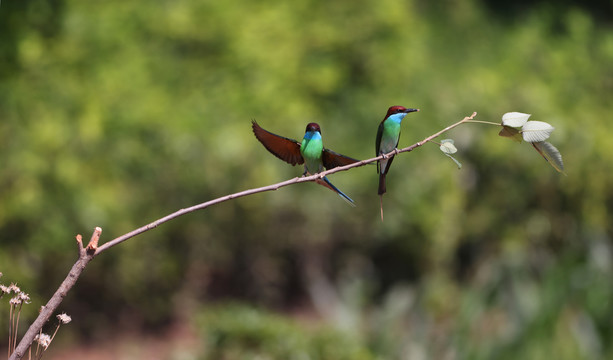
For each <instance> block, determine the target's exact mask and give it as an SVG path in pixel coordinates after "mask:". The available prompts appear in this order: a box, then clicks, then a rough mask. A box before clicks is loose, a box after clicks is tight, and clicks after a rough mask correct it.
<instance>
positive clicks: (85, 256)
mask: <svg viewBox="0 0 613 360" xmlns="http://www.w3.org/2000/svg"><path fill="white" fill-rule="evenodd" d="M476 115H477V113H476V112H474V113H473V114H472V115H471V116H467V117H465V118H464V119H462V120H460V121H458V122H457V123H455V124H452V125H450V126H447V127H446V128H444V129H443V130H441V131H439V132H437V133H435V134H433V135H430V136H428V137H426V138H425V139H423V140H422V141H420V142H417V143H415V144H413V145H411V146H408V147H405V148H403V149H394V150H392V151H390V152H389V153H387V154H382V155H380V156H377V157H374V158H370V159H367V160H362V161H358V162H356V163H353V164H349V165H345V166H339V167H336V168H333V169H330V170H326V171H322V172H321V173H317V174H314V175H310V176H303V177H296V178H293V179H290V180H286V181H283V182H280V183H277V184H273V185H268V186H263V187H259V188H254V189H249V190H245V191H241V192H238V193H234V194H230V195H226V196H222V197H220V198H217V199H214V200H210V201H207V202H204V203H201V204H198V205H194V206H191V207H188V208H185V209H180V210H178V211H175V212H174V213H172V214H170V215H167V216H165V217H163V218H161V219H158V220H155V221H153V222H151V223H149V224H147V225H145V226H142V227H140V228H138V229H135V230H132V231H130V232H129V233H126V234H124V235H122V236H119V237H117V238H115V239H113V240H111V241H108V242H106V243H104V244H102V245H100V246H98V240H99V238H100V233H101V232H102V229H101V228H99V227H97V228H96V229H95V230H94V233H93V234H92V238H91V240H90V242H89V243H88V245H87V247H86V248H85V249H83V240H82V237H81V235H77V237H76V239H77V244H78V246H79V259H78V260H77V262H76V263H75V264H74V265H73V266H72V269H71V270H70V272H69V273H68V276H67V277H66V278H65V279H64V281H63V282H62V284H61V285H60V287H59V288H58V289H57V291H56V292H55V293H54V294H53V296H52V297H51V299H49V301H48V302H47V304H46V305H45V306H44V307H43V309H42V310H41V312H40V314H39V315H38V317H37V318H36V320H35V321H34V322H33V323H32V325H30V327H29V328H28V330H27V331H26V333H25V335H24V336H23V338H22V339H21V341H20V342H19V345H17V348H15V351H14V352H13V353H12V354H11V356H10V357H9V360H17V359H21V358H22V357H23V355H24V354H25V352H26V351H27V350H28V348H29V347H30V345H31V344H32V342H33V341H34V338H35V336H36V334H37V333H39V332H40V331H41V329H42V328H43V325H44V324H45V323H46V322H47V320H49V318H50V317H51V315H52V314H53V312H54V311H55V310H56V309H57V307H58V306H59V305H60V303H61V302H62V300H63V299H64V297H65V296H66V294H67V292H68V291H69V290H70V289H71V288H72V287H73V286H74V285H75V283H76V282H77V279H78V278H79V276H80V275H81V273H82V272H83V270H84V269H85V267H86V266H87V264H88V263H89V262H90V261H91V260H92V259H93V258H94V257H95V256H97V255H99V254H101V253H102V252H104V251H106V250H108V249H110V248H111V247H113V246H115V245H118V244H120V243H122V242H124V241H126V240H128V239H130V238H133V237H135V236H136V235H140V234H142V233H144V232H146V231H149V230H151V229H153V228H156V227H157V226H159V225H161V224H163V223H165V222H168V221H170V220H172V219H175V218H177V217H179V216H181V215H185V214H188V213H191V212H194V211H197V210H202V209H205V208H208V207H209V206H213V205H216V204H219V203H222V202H225V201H229V200H232V199H236V198H240V197H243V196H248V195H253V194H257V193H261V192H265V191H273V190H278V189H280V188H282V187H285V186H289V185H293V184H298V183H303V182H307V181H316V180H317V179H321V178H323V177H324V176H326V175H329V174H334V173H337V172H341V171H347V170H349V169H353V168H356V167H360V166H364V165H367V164H370V163H374V162H375V161H378V160H381V159H384V158H388V157H389V156H392V155H397V154H400V153H403V152H409V151H413V150H415V149H416V148H418V147H420V146H423V145H424V144H425V143H427V142H428V141H431V140H432V139H435V138H437V137H438V136H440V135H441V134H443V133H445V132H447V131H449V130H451V129H453V128H455V127H457V126H459V125H461V124H463V123H467V122H476V120H474V117H475V116H476Z"/></svg>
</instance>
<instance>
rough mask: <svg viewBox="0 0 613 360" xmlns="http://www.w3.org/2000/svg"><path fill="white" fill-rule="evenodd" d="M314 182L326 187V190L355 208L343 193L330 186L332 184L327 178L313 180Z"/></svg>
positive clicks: (353, 203) (352, 202)
mask: <svg viewBox="0 0 613 360" xmlns="http://www.w3.org/2000/svg"><path fill="white" fill-rule="evenodd" d="M315 182H316V183H318V184H319V185H323V186H325V187H327V188H328V189H330V190H332V191H334V192H335V193H337V194H338V195H339V196H340V197H341V198H343V200H345V201H346V202H347V203H348V204H349V205H351V206H354V207H355V202H354V201H353V200H352V199H351V198H350V197H349V196H347V195H345V193H343V192H342V191H340V190H339V189H338V188H337V187H336V186H334V185H332V183H331V182H330V180H328V178H327V177H325V176H324V177H323V179H317V180H315Z"/></svg>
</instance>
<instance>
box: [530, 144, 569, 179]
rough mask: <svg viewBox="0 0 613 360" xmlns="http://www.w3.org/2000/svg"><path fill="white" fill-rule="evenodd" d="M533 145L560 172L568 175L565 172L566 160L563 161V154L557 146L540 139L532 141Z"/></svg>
mask: <svg viewBox="0 0 613 360" xmlns="http://www.w3.org/2000/svg"><path fill="white" fill-rule="evenodd" d="M532 146H534V148H535V149H536V151H538V153H539V154H541V156H542V157H544V158H545V160H547V162H548V163H549V164H550V165H551V166H553V168H554V169H556V170H557V171H558V172H560V173H562V174H564V175H566V173H565V172H564V162H563V161H562V154H560V152H559V151H558V149H556V147H555V146H553V145H551V144H550V143H548V142H547V141H539V142H534V143H532Z"/></svg>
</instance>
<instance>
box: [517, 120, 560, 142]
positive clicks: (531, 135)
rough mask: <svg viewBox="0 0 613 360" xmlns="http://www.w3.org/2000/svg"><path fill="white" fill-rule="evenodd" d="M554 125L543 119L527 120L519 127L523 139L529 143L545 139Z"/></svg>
mask: <svg viewBox="0 0 613 360" xmlns="http://www.w3.org/2000/svg"><path fill="white" fill-rule="evenodd" d="M553 130H554V127H553V126H551V125H549V124H548V123H546V122H543V121H528V122H527V123H525V124H524V126H522V128H521V133H522V135H523V137H524V140H525V141H527V142H530V143H535V142H541V141H545V140H547V139H548V138H549V136H550V135H551V132H552V131H553Z"/></svg>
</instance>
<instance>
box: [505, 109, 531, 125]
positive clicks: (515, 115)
mask: <svg viewBox="0 0 613 360" xmlns="http://www.w3.org/2000/svg"><path fill="white" fill-rule="evenodd" d="M529 118H530V114H524V113H520V112H508V113H506V114H504V115H502V125H505V126H510V127H514V128H519V127H522V126H523V125H524V124H525V123H526V121H528V119H529Z"/></svg>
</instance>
